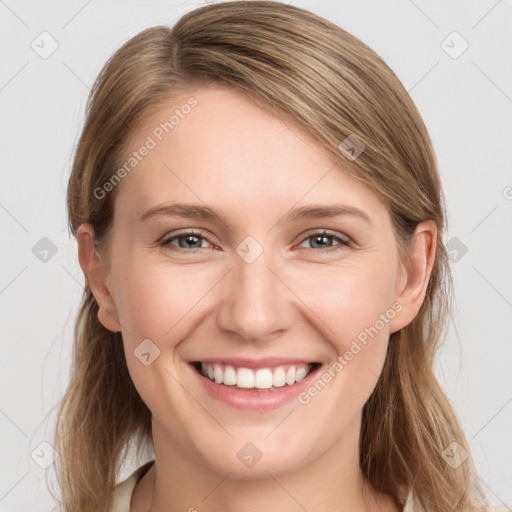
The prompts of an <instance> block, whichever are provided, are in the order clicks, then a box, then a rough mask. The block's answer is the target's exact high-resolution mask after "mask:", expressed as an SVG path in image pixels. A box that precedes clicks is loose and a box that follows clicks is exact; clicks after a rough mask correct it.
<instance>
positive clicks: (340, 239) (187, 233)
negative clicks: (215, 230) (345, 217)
mask: <svg viewBox="0 0 512 512" xmlns="http://www.w3.org/2000/svg"><path fill="white" fill-rule="evenodd" d="M187 236H196V237H198V238H202V239H204V240H206V241H207V242H208V243H210V244H211V242H209V240H208V238H206V237H205V236H203V234H202V233H200V232H197V231H184V232H182V233H179V234H178V235H173V236H172V237H169V238H166V239H165V240H163V241H162V242H161V243H160V246H162V247H171V248H172V249H171V250H173V251H178V252H187V253H196V252H198V251H201V250H202V249H205V247H199V248H196V249H190V250H189V249H183V248H182V247H177V246H174V245H171V243H170V242H172V241H174V240H177V239H179V238H186V237H187ZM318 236H326V237H329V238H333V239H335V240H337V241H338V242H340V243H339V244H338V245H335V246H334V247H330V248H328V249H314V248H307V247H306V248H305V249H308V250H310V251H320V252H323V253H326V252H333V251H338V250H340V249H342V248H343V247H345V246H350V241H349V239H348V238H344V237H340V236H338V235H335V234H333V233H330V232H328V231H325V230H323V231H316V232H314V233H311V234H309V235H308V236H307V237H305V238H303V239H302V241H301V242H300V244H302V243H303V242H304V241H306V240H308V239H309V238H314V237H318ZM212 245H213V244H212Z"/></svg>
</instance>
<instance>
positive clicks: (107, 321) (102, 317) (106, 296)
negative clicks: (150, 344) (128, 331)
mask: <svg viewBox="0 0 512 512" xmlns="http://www.w3.org/2000/svg"><path fill="white" fill-rule="evenodd" d="M76 239H77V242H78V260H79V262H80V267H82V271H83V273H84V275H85V278H86V279H87V282H88V283H89V287H90V288H91V291H92V293H93V295H94V298H95V299H96V302H97V303H98V306H99V310H98V320H99V321H100V322H101V324H102V325H103V326H104V327H105V328H107V329H108V330H110V331H112V332H120V331H121V325H120V323H119V317H118V314H117V309H116V305H115V302H114V299H113V296H112V294H111V291H110V285H109V279H108V266H107V262H106V261H105V259H104V258H102V257H101V256H100V254H99V253H98V251H97V250H96V247H95V246H94V229H93V227H92V226H91V225H90V224H87V223H85V224H81V225H80V227H79V228H78V230H77V235H76Z"/></svg>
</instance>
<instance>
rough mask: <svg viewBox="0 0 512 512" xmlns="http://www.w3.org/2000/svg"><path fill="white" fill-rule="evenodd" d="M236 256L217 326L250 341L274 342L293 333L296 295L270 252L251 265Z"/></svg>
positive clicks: (227, 277) (219, 309)
mask: <svg viewBox="0 0 512 512" xmlns="http://www.w3.org/2000/svg"><path fill="white" fill-rule="evenodd" d="M248 261H250V260H245V259H244V258H243V257H241V256H239V255H238V254H235V255H234V257H233V266H234V268H233V269H232V270H231V272H229V274H228V275H227V276H226V280H227V282H226V284H225V288H224V291H223V293H222V297H221V303H220V305H219V307H218V308H217V322H218V325H219V328H220V329H222V330H224V331H231V332H233V333H236V334H237V336H238V337H241V338H243V339H244V340H247V341H253V342H256V341H259V342H265V341H271V340H272V339H274V338H275V337H277V336H280V335H282V334H283V332H285V331H287V330H288V329H290V327H291V325H292V322H293V315H294V305H293V297H294V295H293V293H292V291H291V290H290V288H288V286H287V283H286V279H285V276H284V275H282V274H283V272H282V271H280V270H279V265H278V264H277V262H276V261H275V260H273V259H272V258H271V251H270V250H268V251H263V253H262V254H261V255H260V256H259V257H258V258H257V259H256V260H255V261H252V262H250V263H249V262H248Z"/></svg>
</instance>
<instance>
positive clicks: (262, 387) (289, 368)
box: [190, 361, 321, 391]
mask: <svg viewBox="0 0 512 512" xmlns="http://www.w3.org/2000/svg"><path fill="white" fill-rule="evenodd" d="M190 364H191V365H192V367H193V368H194V369H195V371H196V372H197V373H199V375H201V376H202V377H205V378H207V379H209V380H211V381H212V382H215V383H216V384H219V385H223V386H227V387H231V388H236V389H240V390H245V391H276V390H278V389H280V388H283V387H290V386H293V385H294V384H296V383H297V382H300V381H301V380H303V379H304V378H305V377H306V376H307V375H309V374H310V373H311V372H313V371H315V370H316V369H317V368H318V367H320V366H321V364H320V363H308V364H286V365H280V366H275V367H272V368H259V369H257V370H252V369H251V368H245V367H236V366H233V365H229V364H224V363H204V362H201V361H194V362H192V363H190Z"/></svg>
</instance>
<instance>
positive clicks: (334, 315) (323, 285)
mask: <svg viewBox="0 0 512 512" xmlns="http://www.w3.org/2000/svg"><path fill="white" fill-rule="evenodd" d="M393 275H394V269H393V268H391V266H390V265H387V266H384V265H378V264H368V265H364V266H363V265H356V264H348V263H347V264H346V265H343V266H338V267H335V266H332V265H331V266H329V267H324V268H321V267H319V268H317V269H313V270H311V271H309V272H302V273H301V274H300V278H299V276H298V275H297V276H295V278H294V283H295V285H296V287H294V288H293V289H294V291H296V293H297V295H298V296H299V297H300V298H301V300H302V301H303V302H304V303H305V304H306V305H307V306H308V307H309V308H310V309H311V310H312V311H313V313H314V314H315V316H316V317H317V318H318V322H317V325H318V326H319V328H320V326H323V327H322V328H321V330H322V333H324V334H325V337H326V339H328V340H329V341H330V342H331V343H332V344H333V345H335V346H336V348H338V352H340V351H342V350H343V351H344V350H346V349H347V348H348V346H349V345H350V342H351V340H352V339H354V338H357V336H358V335H360V334H361V333H364V332H366V331H365V329H367V328H370V327H371V326H374V325H375V324H376V322H377V327H378V329H379V330H383V331H389V322H384V324H385V325H384V326H383V325H382V322H381V321H379V319H380V318H382V317H381V315H385V314H386V312H388V311H389V310H390V308H391V305H392V301H393V297H394V296H393V291H394V288H393V286H394V281H393ZM360 337H361V338H364V334H361V336H360ZM347 345H348V346H347Z"/></svg>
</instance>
